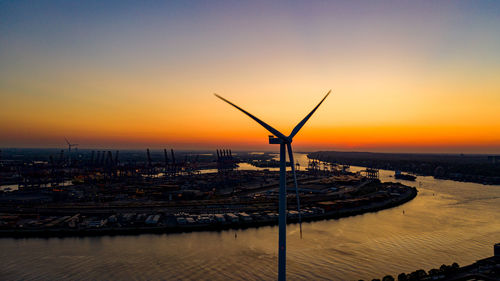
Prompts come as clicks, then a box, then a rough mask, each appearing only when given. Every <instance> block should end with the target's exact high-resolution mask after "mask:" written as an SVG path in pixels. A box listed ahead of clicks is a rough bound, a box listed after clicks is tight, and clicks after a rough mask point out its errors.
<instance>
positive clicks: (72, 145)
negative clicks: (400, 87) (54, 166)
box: [64, 138, 78, 166]
mask: <svg viewBox="0 0 500 281" xmlns="http://www.w3.org/2000/svg"><path fill="white" fill-rule="evenodd" d="M64 140H65V141H66V143H67V144H68V165H69V166H71V148H72V147H76V146H77V145H78V144H76V143H70V142H69V141H68V139H67V138H64Z"/></svg>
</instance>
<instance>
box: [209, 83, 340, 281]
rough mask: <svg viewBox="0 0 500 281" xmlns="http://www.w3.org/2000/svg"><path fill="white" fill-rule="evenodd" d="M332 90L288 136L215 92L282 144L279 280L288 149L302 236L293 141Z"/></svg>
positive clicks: (281, 276)
mask: <svg viewBox="0 0 500 281" xmlns="http://www.w3.org/2000/svg"><path fill="white" fill-rule="evenodd" d="M330 92H331V90H330V91H328V93H327V94H326V95H325V97H324V98H323V99H322V100H321V101H320V102H319V103H318V105H316V107H315V108H314V109H313V110H312V111H311V112H310V113H309V114H307V116H306V117H305V118H304V119H303V120H302V121H300V123H299V124H297V126H295V128H294V129H293V130H292V132H291V133H290V135H289V136H288V137H287V136H285V135H283V134H282V133H280V132H279V131H278V130H276V129H274V128H273V127H271V126H269V125H268V124H266V123H265V122H264V121H262V120H260V119H259V118H257V117H255V116H253V115H252V114H250V113H248V112H247V111H245V110H244V109H242V108H241V107H239V106H237V105H235V104H234V103H232V102H230V101H228V100H226V99H225V98H223V97H221V96H219V95H217V94H215V96H216V97H218V98H219V99H221V100H223V101H225V102H227V103H229V104H230V105H232V106H234V107H236V108H237V109H238V110H240V111H241V112H243V113H245V114H246V115H248V116H249V117H250V118H252V119H253V120H255V121H256V122H257V123H259V124H260V125H261V126H262V127H264V128H266V130H268V131H269V132H271V133H272V134H273V135H274V136H272V135H271V136H269V144H279V145H280V192H279V242H278V253H279V256H278V280H280V281H284V280H286V150H288V157H289V158H290V163H291V165H290V166H291V167H292V172H293V179H294V182H295V192H296V196H297V209H298V212H299V225H300V236H301V237H302V222H301V213H300V199H299V189H298V184H297V175H296V174H295V166H294V160H293V151H292V141H293V137H294V136H295V135H296V134H297V133H298V132H299V131H300V129H301V128H302V127H303V126H304V124H305V123H306V122H307V120H309V118H310V117H311V116H312V115H313V114H314V112H315V111H316V109H318V107H319V106H320V105H321V104H322V103H323V101H324V100H325V99H326V97H328V95H329V94H330Z"/></svg>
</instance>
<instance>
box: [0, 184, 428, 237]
mask: <svg viewBox="0 0 500 281" xmlns="http://www.w3.org/2000/svg"><path fill="white" fill-rule="evenodd" d="M417 194H418V190H417V189H416V188H415V187H408V191H406V192H405V193H403V194H401V196H400V197H398V198H392V199H388V200H385V201H381V202H375V203H371V204H368V205H365V206H359V207H355V208H345V209H340V210H337V211H329V212H325V213H324V214H315V215H310V216H304V217H302V222H313V221H320V220H330V219H340V218H345V217H350V216H356V215H361V214H365V213H372V212H378V211H381V210H385V209H389V208H393V207H397V206H400V205H402V204H404V203H406V202H409V201H411V200H413V199H414V198H415V197H416V196H417ZM295 223H298V218H291V217H288V218H287V224H295ZM277 224H278V220H264V221H252V222H238V223H225V224H197V225H177V226H153V227H145V226H141V227H119V228H117V227H104V228H97V229H68V228H55V229H23V230H19V229H7V230H0V238H51V237H89V236H94V237H95V236H122V235H139V234H169V233H187V232H194V231H224V230H230V229H247V228H258V227H262V226H273V225H277Z"/></svg>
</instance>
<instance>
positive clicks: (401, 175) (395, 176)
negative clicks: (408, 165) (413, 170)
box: [394, 171, 417, 181]
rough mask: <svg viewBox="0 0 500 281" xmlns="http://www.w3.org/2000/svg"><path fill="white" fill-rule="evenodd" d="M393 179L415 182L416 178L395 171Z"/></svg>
mask: <svg viewBox="0 0 500 281" xmlns="http://www.w3.org/2000/svg"><path fill="white" fill-rule="evenodd" d="M394 178H396V179H398V180H407V181H415V179H416V178H417V177H416V176H414V175H410V174H404V173H401V171H396V172H395V173H394Z"/></svg>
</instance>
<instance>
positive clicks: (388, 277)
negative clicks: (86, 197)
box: [382, 275, 394, 281]
mask: <svg viewBox="0 0 500 281" xmlns="http://www.w3.org/2000/svg"><path fill="white" fill-rule="evenodd" d="M382 281H394V277H392V276H391V275H386V276H384V278H382Z"/></svg>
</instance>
